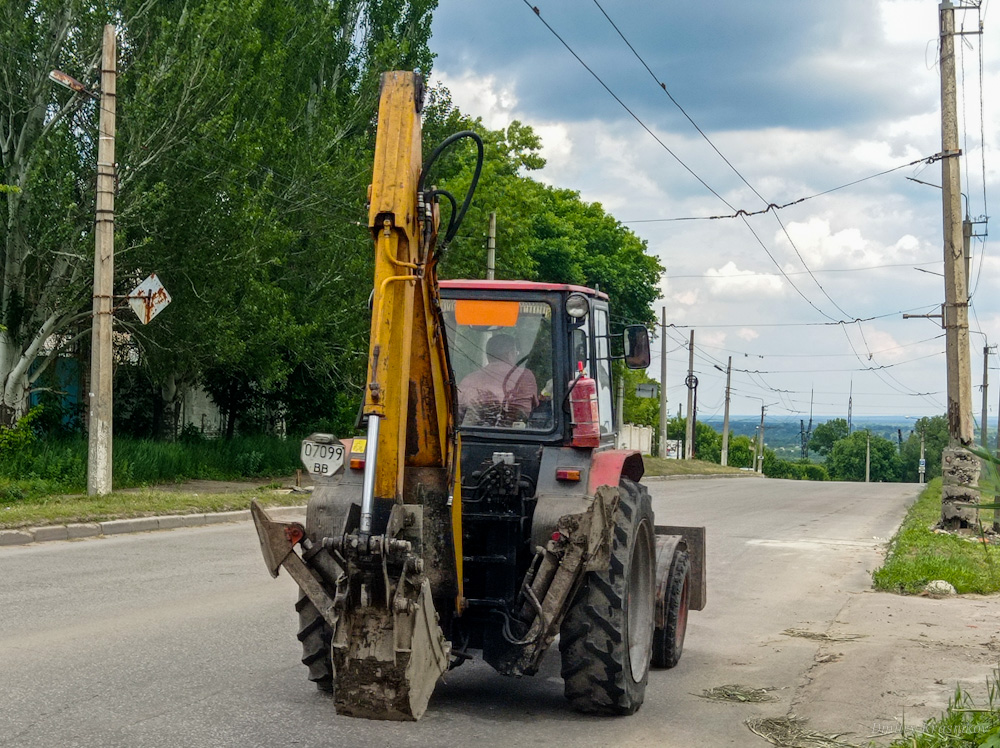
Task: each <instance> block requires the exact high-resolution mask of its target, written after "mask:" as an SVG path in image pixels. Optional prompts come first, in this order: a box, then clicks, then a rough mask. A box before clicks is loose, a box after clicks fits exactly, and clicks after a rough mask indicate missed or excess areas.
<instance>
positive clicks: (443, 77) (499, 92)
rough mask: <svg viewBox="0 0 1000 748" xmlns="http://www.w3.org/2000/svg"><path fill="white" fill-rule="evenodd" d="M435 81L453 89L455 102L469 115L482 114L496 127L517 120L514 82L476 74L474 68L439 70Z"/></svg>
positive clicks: (477, 115)
mask: <svg viewBox="0 0 1000 748" xmlns="http://www.w3.org/2000/svg"><path fill="white" fill-rule="evenodd" d="M434 81H435V82H437V83H440V84H441V85H443V86H444V87H445V88H447V89H448V90H449V91H451V98H452V101H453V102H455V104H456V105H457V106H458V108H459V109H461V110H462V111H463V112H464V113H466V114H471V115H472V116H474V117H481V118H482V120H483V124H484V125H486V127H489V128H490V129H492V130H499V129H501V128H505V127H507V125H509V124H510V123H511V121H512V120H514V119H516V117H514V115H513V112H514V109H515V108H516V107H517V96H516V95H515V93H514V84H513V83H511V84H507V85H501V84H500V83H498V82H497V79H496V78H495V77H494V76H492V75H485V76H481V75H476V74H475V73H473V72H472V71H470V70H466V71H464V72H462V73H460V74H457V75H456V74H453V73H452V74H449V73H447V72H444V71H440V70H435V72H434Z"/></svg>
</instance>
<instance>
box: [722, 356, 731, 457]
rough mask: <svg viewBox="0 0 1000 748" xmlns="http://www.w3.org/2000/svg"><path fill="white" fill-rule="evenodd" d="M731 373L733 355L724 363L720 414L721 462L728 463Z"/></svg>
mask: <svg viewBox="0 0 1000 748" xmlns="http://www.w3.org/2000/svg"><path fill="white" fill-rule="evenodd" d="M732 374H733V357H732V356H730V357H729V363H728V364H726V409H725V411H724V413H723V416H722V464H723V465H728V464H729V383H730V381H731V377H732Z"/></svg>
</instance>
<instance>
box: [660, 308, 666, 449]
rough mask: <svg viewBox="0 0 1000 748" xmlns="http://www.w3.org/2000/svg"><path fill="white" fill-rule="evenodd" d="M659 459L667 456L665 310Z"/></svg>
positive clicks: (663, 315) (663, 313)
mask: <svg viewBox="0 0 1000 748" xmlns="http://www.w3.org/2000/svg"><path fill="white" fill-rule="evenodd" d="M660 320H661V322H660V457H663V458H666V456H667V420H668V417H667V308H666V307H662V308H661V309H660Z"/></svg>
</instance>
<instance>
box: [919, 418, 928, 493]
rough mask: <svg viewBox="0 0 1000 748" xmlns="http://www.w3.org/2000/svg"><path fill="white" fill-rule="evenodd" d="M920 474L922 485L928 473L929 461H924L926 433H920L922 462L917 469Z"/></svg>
mask: <svg viewBox="0 0 1000 748" xmlns="http://www.w3.org/2000/svg"><path fill="white" fill-rule="evenodd" d="M917 472H919V473H920V485H923V484H924V474H925V473H926V472H927V460H925V459H924V432H923V430H921V431H920V462H919V464H918V467H917Z"/></svg>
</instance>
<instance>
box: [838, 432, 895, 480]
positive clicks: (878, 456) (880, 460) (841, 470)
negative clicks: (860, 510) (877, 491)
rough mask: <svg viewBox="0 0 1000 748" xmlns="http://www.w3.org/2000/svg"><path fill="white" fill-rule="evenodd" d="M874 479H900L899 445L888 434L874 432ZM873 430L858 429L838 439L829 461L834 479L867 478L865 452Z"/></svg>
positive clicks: (872, 463)
mask: <svg viewBox="0 0 1000 748" xmlns="http://www.w3.org/2000/svg"><path fill="white" fill-rule="evenodd" d="M870 438H871V467H870V479H871V480H872V481H873V482H876V483H888V482H894V481H898V480H899V476H900V463H899V455H898V454H897V451H896V445H895V444H894V443H893V442H892V441H890V440H889V439H886V438H885V437H881V436H878V435H877V434H871V435H870ZM868 439H869V433H868V432H866V431H855V432H854V433H853V434H851V435H850V436H848V437H845V438H844V439H840V440H838V441H837V442H836V443H835V444H834V445H833V449H831V450H830V454H829V456H828V457H827V460H826V469H827V470H828V471H829V473H830V476H831V477H832V478H833V479H834V480H849V481H863V480H864V479H865V452H866V449H867V444H868Z"/></svg>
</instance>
